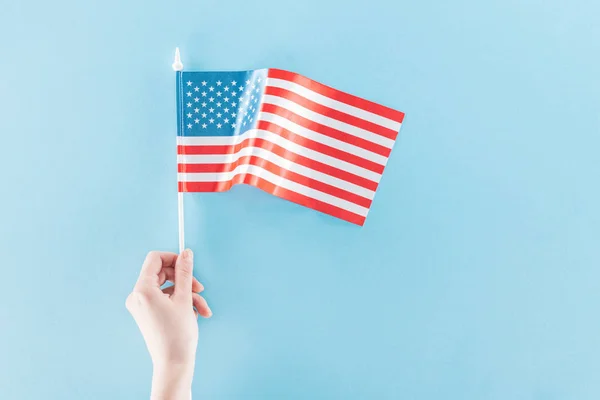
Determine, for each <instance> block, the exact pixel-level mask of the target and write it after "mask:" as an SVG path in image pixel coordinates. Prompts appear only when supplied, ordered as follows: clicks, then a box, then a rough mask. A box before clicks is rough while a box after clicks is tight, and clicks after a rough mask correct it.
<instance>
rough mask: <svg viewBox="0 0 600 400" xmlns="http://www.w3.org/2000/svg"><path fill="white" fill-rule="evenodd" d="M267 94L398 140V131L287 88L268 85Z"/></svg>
mask: <svg viewBox="0 0 600 400" xmlns="http://www.w3.org/2000/svg"><path fill="white" fill-rule="evenodd" d="M265 94H268V95H272V96H278V97H281V98H284V99H287V100H289V101H292V102H294V103H296V104H299V105H301V106H302V107H304V108H307V109H309V110H311V111H314V112H316V113H319V114H321V115H324V116H326V117H329V118H333V119H336V120H338V121H341V122H344V123H346V124H349V125H353V126H356V127H358V128H360V129H364V130H366V131H369V132H372V133H375V134H377V135H380V136H383V137H386V138H388V139H392V140H396V136H397V135H398V131H395V130H393V129H389V128H386V127H384V126H381V125H377V124H374V123H373V122H369V121H365V120H364V119H361V118H358V117H355V116H353V115H350V114H346V113H344V112H341V111H338V110H335V109H333V108H330V107H326V106H324V105H322V104H319V103H316V102H314V101H312V100H309V99H307V98H306V97H304V96H301V95H299V94H297V93H294V92H292V91H289V90H287V89H282V88H279V87H273V86H267V87H266V88H265Z"/></svg>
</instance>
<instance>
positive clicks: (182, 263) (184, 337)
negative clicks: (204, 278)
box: [125, 250, 212, 399]
mask: <svg viewBox="0 0 600 400" xmlns="http://www.w3.org/2000/svg"><path fill="white" fill-rule="evenodd" d="M192 271H193V253H192V251H191V250H185V251H184V252H183V253H181V255H179V256H177V254H174V253H166V252H157V251H152V252H150V253H148V256H147V257H146V260H145V261H144V264H143V265H142V271H141V272H140V277H139V279H138V281H137V283H136V285H135V287H134V289H133V292H132V293H131V294H130V295H129V296H128V297H127V301H126V303H125V305H126V307H127V309H128V310H129V312H130V313H131V315H132V316H133V318H134V319H135V322H136V323H137V324H138V327H139V328H140V331H141V332H142V335H143V337H144V340H145V341H146V346H147V347H148V351H149V352H150V356H151V358H152V363H153V365H154V374H153V378H152V398H153V399H186V398H190V397H191V384H192V377H193V373H194V363H195V360H196V347H197V345H198V323H197V322H196V319H197V317H198V315H201V316H203V317H205V318H208V317H210V316H211V315H212V312H211V310H210V308H209V307H208V304H207V303H206V300H204V298H203V297H202V296H200V295H199V294H198V293H199V292H201V291H202V290H204V287H203V286H202V284H201V283H200V282H198V281H197V280H196V278H194V277H193V275H192ZM166 281H171V282H173V283H174V285H173V286H170V287H168V288H165V289H162V290H161V286H162V285H163V284H164V283H165V282H166ZM194 308H195V310H194Z"/></svg>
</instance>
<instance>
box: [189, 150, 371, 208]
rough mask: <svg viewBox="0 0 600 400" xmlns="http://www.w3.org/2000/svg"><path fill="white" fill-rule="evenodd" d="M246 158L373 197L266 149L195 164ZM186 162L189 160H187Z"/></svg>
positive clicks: (213, 157) (212, 156)
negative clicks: (258, 158)
mask: <svg viewBox="0 0 600 400" xmlns="http://www.w3.org/2000/svg"><path fill="white" fill-rule="evenodd" d="M246 156H256V157H260V158H262V159H265V160H267V161H270V162H272V163H273V164H275V165H277V166H279V167H281V168H283V169H286V170H289V171H292V172H295V173H297V174H300V175H303V176H305V177H307V178H311V179H315V180H318V181H321V182H323V183H326V184H328V185H331V186H335V187H337V188H340V189H343V190H346V191H348V192H352V193H355V194H358V195H359V196H362V197H365V198H367V199H369V200H372V199H373V196H374V195H375V192H373V191H372V190H369V189H366V188H364V187H362V186H359V185H355V184H354V183H351V182H348V181H345V180H343V179H340V178H336V177H335V176H331V175H328V174H325V173H323V172H319V171H315V170H313V169H310V168H308V167H305V166H303V165H300V164H296V163H294V162H292V160H287V159H285V158H283V157H280V156H278V155H277V154H275V153H272V152H270V151H269V150H267V149H263V148H260V147H244V148H243V149H241V150H240V151H238V152H237V153H232V154H206V155H202V156H200V157H202V162H201V163H197V164H231V163H235V162H236V161H237V160H239V159H240V158H242V157H246ZM180 157H181V159H183V160H186V158H188V157H189V156H180ZM187 160H189V158H188V159H187ZM187 160H186V161H187ZM182 164H189V163H186V162H182Z"/></svg>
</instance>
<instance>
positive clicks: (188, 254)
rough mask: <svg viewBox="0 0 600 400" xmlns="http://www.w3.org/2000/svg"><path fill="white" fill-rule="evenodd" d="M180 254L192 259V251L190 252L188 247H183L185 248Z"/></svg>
mask: <svg viewBox="0 0 600 400" xmlns="http://www.w3.org/2000/svg"><path fill="white" fill-rule="evenodd" d="M181 256H182V257H183V258H184V259H190V260H191V259H193V258H194V253H193V252H192V250H190V249H185V250H184V251H183V253H181Z"/></svg>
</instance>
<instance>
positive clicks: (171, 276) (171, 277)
mask: <svg viewBox="0 0 600 400" xmlns="http://www.w3.org/2000/svg"><path fill="white" fill-rule="evenodd" d="M166 281H169V282H173V283H175V269H174V268H163V269H162V271H160V274H159V275H158V284H159V285H160V286H162V285H164V284H165V282H166ZM203 290H204V285H203V284H201V283H200V282H199V281H198V279H196V278H195V277H194V278H193V281H192V292H195V293H200V292H202V291H203Z"/></svg>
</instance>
